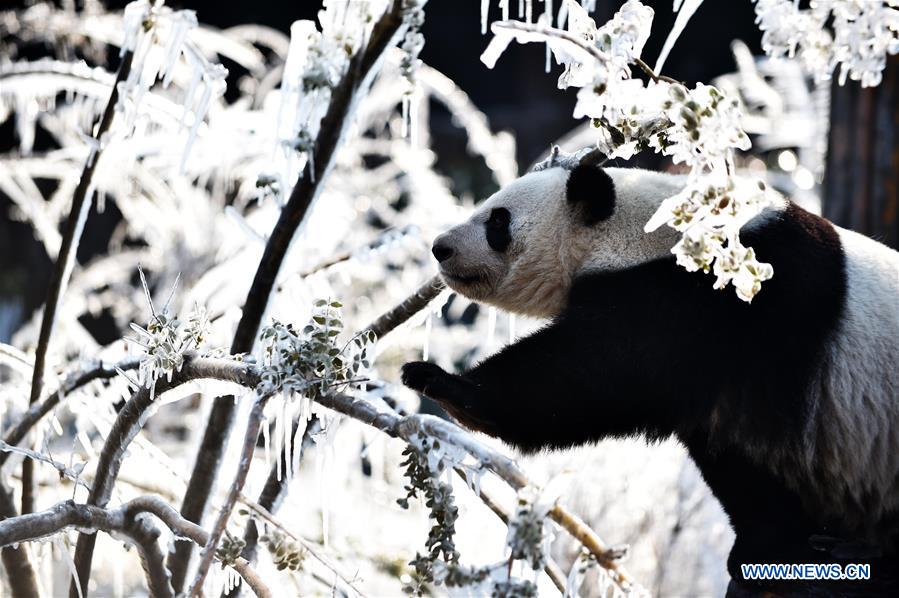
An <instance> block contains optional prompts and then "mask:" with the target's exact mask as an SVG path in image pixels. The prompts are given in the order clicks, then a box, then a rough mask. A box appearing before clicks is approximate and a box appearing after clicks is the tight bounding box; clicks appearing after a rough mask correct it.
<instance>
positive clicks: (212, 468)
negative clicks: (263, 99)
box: [170, 0, 404, 590]
mask: <svg viewBox="0 0 899 598" xmlns="http://www.w3.org/2000/svg"><path fill="white" fill-rule="evenodd" d="M402 7H403V2H402V1H401V0H394V2H393V3H392V5H391V6H390V7H389V8H388V9H387V11H386V12H385V13H384V15H383V16H382V17H381V18H380V20H379V21H378V22H377V23H375V25H374V27H373V29H372V31H371V34H370V35H369V37H368V41H367V44H366V45H365V46H364V47H362V48H360V50H359V51H358V52H357V53H356V54H355V55H354V56H353V58H352V59H351V60H350V63H349V67H348V68H347V71H346V73H345V74H344V76H343V78H342V79H341V80H340V82H339V83H338V85H337V86H336V87H335V88H334V89H333V90H332V92H331V101H330V104H329V106H328V111H327V112H326V114H325V116H324V117H323V118H322V121H321V126H320V128H319V131H318V135H317V136H316V140H315V145H314V148H313V150H312V155H314V156H315V160H308V161H307V162H306V166H305V171H304V172H303V173H302V174H301V176H300V178H299V181H298V182H297V184H296V186H295V187H294V188H293V191H292V192H291V194H290V198H289V199H288V201H287V204H286V205H285V206H284V208H283V209H282V210H281V215H280V216H279V218H278V221H277V223H276V224H275V227H274V229H272V233H271V235H269V238H268V242H267V243H266V246H265V250H264V252H263V255H262V259H261V260H260V262H259V266H258V268H257V270H256V274H255V276H254V277H253V283H252V285H251V287H250V291H249V293H248V294H247V299H246V301H245V302H244V306H243V311H242V313H241V318H240V321H239V322H238V324H237V330H236V331H235V334H234V339H233V341H232V343H231V353H232V354H236V353H246V352H249V351H251V350H252V349H253V344H254V342H255V340H256V335H257V334H258V332H259V326H260V324H261V323H262V318H263V316H264V314H265V311H266V308H267V307H268V302H269V299H270V296H271V293H272V289H273V288H274V285H275V282H276V280H277V278H278V273H279V271H280V270H281V264H282V263H283V261H284V257H285V256H286V255H287V251H288V249H289V248H290V244H291V242H292V241H293V238H294V236H295V234H296V231H297V229H298V228H299V227H300V225H301V224H302V222H303V220H304V219H305V217H306V213H307V212H308V210H309V207H310V206H311V205H312V203H313V202H314V201H315V199H316V198H317V197H318V195H319V194H320V193H321V190H322V187H323V183H324V181H325V180H326V178H327V176H328V173H329V172H330V170H331V168H332V166H333V164H334V158H335V155H336V153H337V148H338V147H340V145H341V143H342V142H343V139H344V137H345V136H346V133H347V131H348V129H349V128H350V125H351V124H352V121H353V118H352V116H353V113H354V111H355V108H356V106H357V104H358V101H359V99H360V98H361V97H362V96H364V95H365V93H366V91H367V90H368V88H369V87H370V85H371V82H372V80H373V79H374V76H375V74H376V73H377V72H378V70H379V66H380V63H381V62H382V59H383V56H384V54H385V52H386V51H387V49H389V48H390V47H392V46H394V45H396V43H397V42H398V41H399V40H400V39H401V37H402V35H403V33H404V23H403V8H402ZM234 411H235V406H234V399H233V398H232V397H228V396H225V397H217V398H216V399H215V402H214V403H213V407H212V411H211V413H210V414H209V420H208V422H207V424H206V430H205V432H204V435H203V439H202V441H201V443H200V449H199V451H198V453H197V459H196V462H195V463H194V469H193V472H192V474H191V477H190V481H189V482H188V487H187V491H186V492H185V495H184V502H183V503H182V506H181V512H182V514H183V515H184V517H185V518H187V519H189V520H191V521H199V520H200V518H201V517H202V515H203V512H204V511H205V509H206V504H207V501H208V498H209V495H210V491H211V488H212V485H213V484H214V483H215V478H216V476H217V475H218V470H219V468H220V466H221V460H222V454H223V452H224V450H225V444H226V441H227V439H228V435H229V434H230V431H231V427H232V424H233V420H234ZM192 550H193V546H192V545H190V544H184V543H180V544H176V548H175V553H174V554H173V555H172V558H171V559H170V568H171V570H172V578H173V584H174V586H175V589H176V590H180V589H181V588H182V587H183V585H184V578H185V575H186V572H187V566H188V564H189V562H190V556H191V552H192Z"/></svg>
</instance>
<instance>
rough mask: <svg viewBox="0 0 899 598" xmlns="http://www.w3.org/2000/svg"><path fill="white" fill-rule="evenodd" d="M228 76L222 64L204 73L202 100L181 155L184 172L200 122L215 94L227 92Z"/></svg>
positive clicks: (181, 166)
mask: <svg viewBox="0 0 899 598" xmlns="http://www.w3.org/2000/svg"><path fill="white" fill-rule="evenodd" d="M227 76H228V70H227V69H226V68H225V67H223V66H222V65H220V64H216V65H213V66H212V68H210V69H209V70H208V71H206V72H205V73H203V85H204V87H203V95H202V96H201V97H200V102H199V104H198V105H197V107H196V109H195V110H194V121H193V123H192V126H191V128H190V131H189V132H188V135H187V143H186V144H185V145H184V153H183V154H182V155H181V165H180V167H179V172H182V173H183V172H184V171H185V170H184V169H185V166H186V164H187V157H188V155H190V148H191V147H193V144H194V141H195V140H196V137H197V129H198V128H199V127H200V123H202V122H203V119H204V118H206V112H207V111H208V110H209V104H210V103H211V101H212V98H213V96H214V97H216V98H218V97H221V96H222V94H224V93H225V87H226V85H227V84H226V82H225V79H226V77H227Z"/></svg>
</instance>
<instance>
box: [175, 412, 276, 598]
mask: <svg viewBox="0 0 899 598" xmlns="http://www.w3.org/2000/svg"><path fill="white" fill-rule="evenodd" d="M270 398H271V395H266V396H264V397H258V398H257V399H256V402H255V403H254V404H253V409H252V410H250V419H249V421H247V431H246V433H245V434H244V440H243V449H242V450H241V453H240V461H238V463H237V473H236V474H235V475H234V481H233V482H232V483H231V488H230V490H229V491H228V496H227V498H226V499H225V504H223V505H222V508H221V510H220V511H219V515H218V517H217V518H216V520H215V524H213V526H212V532H211V533H210V534H209V539H208V540H207V541H206V545H205V546H204V547H203V551H202V553H200V565H199V567H198V568H197V574H196V577H194V581H193V583H192V584H191V587H190V589H189V590H188V591H187V595H188V596H200V595H201V594H202V593H203V582H204V581H205V580H206V575H207V574H208V573H209V566H210V565H212V558H213V557H214V556H215V550H216V548H217V547H218V543H219V540H221V538H222V534H224V533H225V528H226V527H227V526H228V519H230V518H231V512H232V511H233V510H234V505H236V504H237V498H238V496H239V495H240V493H241V491H242V490H243V487H244V485H245V484H246V483H247V475H248V474H249V473H250V464H251V463H252V461H253V453H255V452H256V439H257V438H258V437H259V428H260V427H261V426H262V420H263V418H264V417H265V413H264V411H265V405H266V403H268V400H269V399H270Z"/></svg>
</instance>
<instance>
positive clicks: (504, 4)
mask: <svg viewBox="0 0 899 598" xmlns="http://www.w3.org/2000/svg"><path fill="white" fill-rule="evenodd" d="M510 2H512V0H499V5H500V7H501V8H502V9H503V21H508V20H509V3H510Z"/></svg>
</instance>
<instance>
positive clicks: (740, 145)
mask: <svg viewBox="0 0 899 598" xmlns="http://www.w3.org/2000/svg"><path fill="white" fill-rule="evenodd" d="M566 6H567V10H568V25H567V29H566V30H559V29H555V28H552V27H548V26H547V25H546V24H545V22H541V23H540V24H538V25H536V26H522V25H521V24H516V23H514V22H507V23H496V24H494V26H493V31H494V33H495V34H496V36H495V37H494V39H493V40H492V41H491V42H490V45H489V46H488V48H487V50H486V51H485V52H484V55H483V56H482V57H481V59H482V60H483V61H484V62H485V64H487V66H492V65H493V64H494V63H495V62H496V59H497V58H498V57H499V55H500V54H501V53H502V51H503V50H504V49H505V47H506V46H507V45H508V44H509V43H510V41H512V40H513V39H514V40H517V41H518V42H521V43H526V42H545V43H546V44H547V46H548V47H549V48H550V49H551V50H552V52H553V55H554V56H555V58H556V60H557V61H558V62H559V63H560V64H561V65H562V66H563V67H564V70H563V72H562V75H561V76H560V78H559V87H560V88H566V87H578V88H580V90H579V91H578V96H577V104H576V106H575V110H574V116H575V117H587V118H590V119H592V122H593V124H594V125H595V126H596V128H597V130H598V133H599V138H598V139H597V145H598V147H599V149H601V150H602V151H603V152H604V153H606V154H607V155H608V156H610V157H623V158H630V157H631V156H632V155H634V154H635V153H637V152H639V151H642V150H646V149H652V150H654V151H656V152H658V153H661V154H664V155H668V156H671V158H672V159H673V160H674V161H675V162H680V163H684V164H686V165H687V166H689V167H690V174H689V176H688V177H687V183H686V186H685V189H684V191H683V192H681V193H680V194H678V195H677V196H675V197H674V198H671V199H669V200H667V201H665V202H664V203H663V204H662V205H661V206H660V208H659V210H658V212H657V213H656V214H655V215H654V216H653V217H652V218H651V219H650V221H649V222H648V223H647V225H646V230H647V232H649V231H652V230H654V229H656V228H657V227H658V226H660V225H662V224H670V225H672V226H673V227H674V228H676V229H677V230H678V231H679V232H681V233H682V236H683V238H682V239H681V241H680V242H678V243H677V244H676V245H675V246H674V247H673V248H672V252H673V253H674V254H675V255H676V256H677V258H678V259H677V261H678V263H679V264H681V265H682V266H684V267H686V268H687V269H689V270H697V269H702V270H704V271H709V270H710V269H711V268H712V267H713V266H715V265H716V264H717V261H718V260H720V261H721V264H720V265H717V267H715V273H716V274H717V276H718V278H717V280H716V282H715V287H716V288H721V287H722V286H724V285H726V284H728V283H731V284H733V285H734V286H735V288H736V292H737V296H738V297H740V298H741V299H743V300H745V301H750V300H751V299H752V297H754V296H755V294H756V293H757V292H758V291H759V290H760V289H761V283H762V282H763V281H764V280H767V279H768V278H770V277H771V274H772V272H771V267H770V266H769V265H767V264H764V263H760V262H758V261H757V260H756V258H755V254H754V252H752V251H749V250H748V248H745V247H743V246H742V245H741V244H740V242H739V229H740V227H741V226H742V225H743V224H745V223H746V222H747V221H748V218H749V217H752V216H754V215H756V214H758V213H759V212H760V211H761V209H763V208H764V207H765V206H766V205H769V204H770V202H771V201H772V199H771V197H769V195H768V194H767V193H765V192H764V189H759V188H758V187H756V186H755V185H753V184H750V185H743V184H741V185H737V184H735V183H734V182H733V181H732V180H731V179H732V177H731V174H732V171H733V167H732V164H733V156H734V152H736V151H738V150H746V149H748V148H749V146H750V142H749V137H748V136H747V135H746V133H745V132H744V131H743V129H742V126H741V122H740V119H741V116H742V115H741V112H740V109H739V104H738V103H737V102H736V101H735V100H733V99H731V98H728V97H727V96H725V95H724V94H723V93H722V92H721V91H720V90H718V89H716V88H715V87H711V86H707V85H703V84H699V85H697V86H696V87H695V88H693V89H688V88H687V87H685V86H683V85H681V84H679V83H672V82H671V80H666V79H662V78H659V77H656V76H653V77H651V78H650V80H649V81H648V82H646V83H644V82H643V81H641V80H639V79H635V78H632V77H631V68H632V67H633V66H635V65H636V64H637V61H638V59H639V58H640V53H641V52H642V50H643V46H644V45H645V44H646V41H647V39H648V37H649V31H650V27H651V25H652V19H653V11H652V9H651V8H649V7H648V6H645V5H644V4H643V3H641V2H639V0H628V1H627V2H625V3H624V5H622V7H621V9H620V10H619V11H618V12H617V13H615V15H614V16H613V18H612V19H611V20H610V21H609V22H607V23H605V24H604V25H603V26H601V27H597V26H596V23H595V22H594V21H593V19H592V18H591V17H590V16H589V14H588V13H587V11H586V10H585V9H584V8H583V7H582V6H580V5H579V4H578V3H576V2H574V1H573V0H566ZM709 190H711V193H710V192H709ZM716 206H718V207H716ZM712 216H714V218H712Z"/></svg>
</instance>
